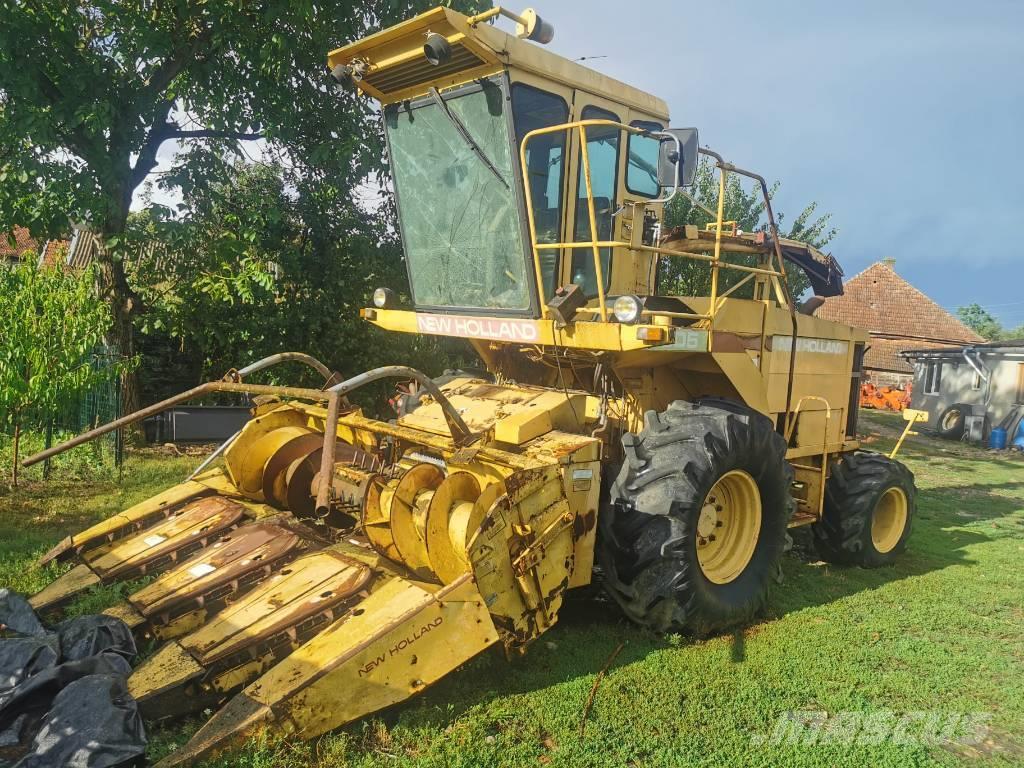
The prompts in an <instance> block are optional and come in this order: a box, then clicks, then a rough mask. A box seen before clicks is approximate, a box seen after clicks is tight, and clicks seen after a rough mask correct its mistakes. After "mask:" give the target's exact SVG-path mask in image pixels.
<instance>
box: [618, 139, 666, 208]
mask: <svg viewBox="0 0 1024 768" xmlns="http://www.w3.org/2000/svg"><path fill="white" fill-rule="evenodd" d="M630 125H631V126H633V127H634V128H643V129H644V130H645V131H660V130H663V128H662V126H661V125H659V124H658V123H652V122H650V121H648V120H634V121H633V122H632V123H630ZM626 147H627V151H628V155H627V156H626V189H628V190H629V191H630V192H632V193H633V194H634V195H639V196H640V197H650V198H655V197H657V196H658V193H659V192H660V191H661V188H660V187H659V186H658V153H659V152H660V151H661V142H660V141H658V139H656V138H654V137H653V136H641V135H640V134H637V133H631V134H630V135H629V141H628V142H627V144H626Z"/></svg>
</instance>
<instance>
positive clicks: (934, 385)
mask: <svg viewBox="0 0 1024 768" xmlns="http://www.w3.org/2000/svg"><path fill="white" fill-rule="evenodd" d="M941 385H942V363H941V362H934V363H927V364H926V366H925V371H924V393H925V394H926V395H937V394H939V387H940V386H941Z"/></svg>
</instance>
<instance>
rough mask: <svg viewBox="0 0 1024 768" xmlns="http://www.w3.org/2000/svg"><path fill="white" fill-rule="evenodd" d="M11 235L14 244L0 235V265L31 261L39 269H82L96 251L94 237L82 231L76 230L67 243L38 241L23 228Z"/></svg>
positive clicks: (15, 229) (64, 241)
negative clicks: (24, 260)
mask: <svg viewBox="0 0 1024 768" xmlns="http://www.w3.org/2000/svg"><path fill="white" fill-rule="evenodd" d="M11 235H12V237H13V243H12V237H8V236H7V233H4V232H0V264H14V263H17V262H19V261H21V260H22V259H24V258H26V257H32V258H34V259H35V260H36V265H37V266H39V267H63V268H64V269H81V268H83V267H85V266H86V265H87V264H89V262H90V261H92V258H93V256H94V255H95V251H96V241H95V237H94V236H93V235H91V234H89V233H87V232H84V231H83V230H75V231H74V233H73V234H72V235H71V239H70V240H62V239H55V240H46V241H41V240H37V239H36V238H34V237H32V235H31V234H29V231H28V230H27V229H25V228H24V227H15V228H14V230H13V231H12V232H11Z"/></svg>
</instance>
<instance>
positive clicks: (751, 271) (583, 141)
mask: <svg viewBox="0 0 1024 768" xmlns="http://www.w3.org/2000/svg"><path fill="white" fill-rule="evenodd" d="M594 126H601V127H611V128H617V129H618V130H619V131H624V132H626V133H630V134H646V133H648V131H647V130H646V129H643V128H637V127H636V126H632V125H624V124H623V123H618V122H615V121H614V120H575V121H573V122H569V123H561V124H559V125H549V126H545V127H543V128H535V129H534V130H532V131H530V132H528V133H527V134H526V135H525V136H523V139H522V141H521V142H520V144H519V164H520V166H521V168H522V176H523V179H528V178H529V165H528V163H527V157H526V151H527V144H529V142H530V141H531V140H532V139H534V138H536V137H537V136H542V135H545V134H549V133H557V132H560V131H564V132H565V133H566V138H568V136H569V135H570V134H569V132H570V131H572V130H573V129H575V130H577V131H578V132H579V137H580V162H581V164H582V172H583V173H582V175H583V181H584V186H585V188H586V193H587V218H588V223H589V225H590V239H589V240H572V241H570V242H562V243H540V242H538V241H537V223H536V217H535V214H534V210H533V194H532V190H531V188H530V184H529V183H524V184H523V187H524V200H525V202H526V217H527V223H528V224H529V228H530V249H531V252H532V253H533V268H534V274H535V275H536V278H537V296H538V298H539V300H540V309H541V314H542V316H543V314H544V313H545V312H546V307H547V297H546V296H545V295H544V274H543V269H542V268H541V263H540V252H541V251H542V250H563V249H565V250H574V249H577V248H589V249H590V250H591V252H592V255H593V259H594V276H595V278H596V280H597V300H598V306H597V309H598V312H599V314H600V316H601V320H607V319H608V307H607V301H606V297H605V289H604V268H603V266H602V264H601V249H603V248H611V249H614V248H626V249H630V250H639V251H641V252H644V253H653V254H655V255H656V256H677V257H681V258H686V259H692V260H694V261H704V262H707V263H708V265H709V266H710V267H711V302H710V304H709V310H708V312H707V313H706V314H703V315H696V317H699V318H700V319H702V320H707V321H709V322H710V323H713V322H714V317H715V314H716V313H717V311H718V306H717V304H718V301H717V299H718V270H719V269H720V268H722V267H724V268H726V269H732V270H736V271H739V272H745V273H747V274H748V275H768V276H772V277H781V276H782V275H783V274H784V273H782V272H779V271H777V270H775V269H764V268H762V267H748V266H745V265H742V264H732V263H730V262H727V261H722V259H721V255H722V230H723V227H724V224H725V221H724V219H725V186H726V174H727V170H726V168H724V167H722V165H721V164H719V166H718V169H719V186H718V212H717V216H716V219H717V221H716V222H715V224H714V231H715V245H714V254H713V255H708V254H704V253H692V252H689V251H677V250H674V249H671V248H662V247H659V246H650V245H638V246H632V245H631V244H630V243H628V242H624V241H622V240H598V239H597V212H596V209H595V207H594V194H593V186H592V181H591V175H590V151H589V149H588V147H587V128H591V127H594ZM566 143H567V144H568V142H566ZM567 154H568V152H566V155H567ZM710 226H711V225H709V227H710ZM732 290H734V289H730V291H729V292H727V293H726V294H725V295H728V293H731V292H732ZM581 311H582V310H581ZM644 314H650V315H665V316H669V315H670V314H671V313H665V312H657V311H651V312H644Z"/></svg>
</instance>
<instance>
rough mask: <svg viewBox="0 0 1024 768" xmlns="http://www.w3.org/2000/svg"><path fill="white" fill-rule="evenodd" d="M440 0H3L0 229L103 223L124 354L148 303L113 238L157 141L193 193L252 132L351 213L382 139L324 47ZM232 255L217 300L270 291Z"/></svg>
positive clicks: (102, 283)
mask: <svg viewBox="0 0 1024 768" xmlns="http://www.w3.org/2000/svg"><path fill="white" fill-rule="evenodd" d="M434 4H435V2H434V0H393V1H390V2H386V3H380V2H371V1H370V0H359V1H357V2H346V3H337V2H327V3H314V2H312V0H266V1H265V2H250V0H217V2H181V1H179V0H170V1H168V2H141V1H140V0H131V1H129V2H113V0H81V1H79V2H74V3H66V2H63V3H62V2H40V1H39V0H0V148H2V149H0V233H4V232H8V231H10V230H11V229H12V228H13V227H14V226H15V225H20V226H25V227H28V228H29V229H30V231H31V232H32V234H33V235H34V236H36V237H50V236H61V235H66V234H67V230H68V227H69V221H74V222H79V223H81V224H83V225H84V226H85V227H86V228H87V229H88V230H90V231H92V232H94V233H97V234H98V235H100V240H99V243H100V246H99V248H98V252H97V261H98V262H99V265H100V269H99V272H98V276H99V288H100V293H101V295H102V296H103V297H104V298H105V299H106V300H107V301H108V302H109V305H110V307H111V310H112V329H111V337H112V340H113V342H114V344H115V346H116V347H117V348H118V350H119V351H120V352H122V353H123V354H125V355H128V356H131V355H133V354H134V338H133V336H134V335H133V325H132V319H133V318H134V317H135V316H137V315H138V314H140V313H142V312H143V311H144V310H145V308H146V305H145V302H144V301H142V299H141V297H140V295H139V291H141V290H142V288H143V286H138V285H133V284H132V283H131V282H130V281H129V279H128V276H127V275H126V271H125V264H126V260H125V250H124V246H125V242H124V240H123V238H122V235H123V233H124V228H125V225H126V223H127V220H128V214H129V209H130V206H131V201H132V199H133V195H134V193H135V191H136V190H137V189H138V188H139V187H140V185H142V184H143V183H144V182H145V181H146V179H147V177H148V176H149V175H150V174H151V172H153V170H154V169H155V168H156V165H157V153H158V152H159V151H160V149H161V147H162V146H163V145H164V143H165V142H168V141H175V142H177V143H178V144H179V147H180V151H179V152H178V153H177V155H176V157H175V160H174V162H173V164H172V168H171V170H170V171H169V172H167V173H166V174H164V175H162V176H161V178H160V185H161V186H162V187H167V188H176V189H180V190H181V192H182V193H183V194H184V195H186V196H191V195H193V194H195V193H196V192H198V191H202V190H203V189H204V188H205V187H207V186H209V185H210V184H211V183H217V182H223V181H225V180H226V178H225V177H226V175H228V174H229V172H230V166H231V157H232V155H235V156H241V154H240V153H242V152H243V151H244V150H243V149H242V148H241V145H240V144H239V141H241V140H246V139H256V138H262V139H264V140H265V141H266V144H265V146H264V148H263V151H264V152H265V153H266V154H274V155H277V156H279V157H280V158H281V160H282V162H284V164H286V165H287V166H288V167H289V168H293V169H295V170H296V171H298V172H301V174H302V177H303V179H304V181H305V183H307V184H309V185H311V186H315V187H319V188H320V190H319V191H317V192H316V194H324V195H325V197H328V198H330V197H333V198H334V199H336V200H338V201H340V203H341V209H342V210H339V215H341V216H347V215H349V214H347V213H345V211H349V212H351V211H353V210H354V209H355V207H356V206H355V204H354V203H353V202H352V199H351V197H352V196H351V191H352V190H353V189H354V188H355V187H356V185H357V184H359V183H360V182H361V181H363V180H364V179H366V178H368V177H369V178H371V179H372V178H375V177H379V176H380V174H381V173H382V171H383V159H382V158H383V149H382V145H383V142H382V137H381V134H380V131H379V127H378V125H377V121H376V116H375V113H374V112H373V107H372V105H371V103H370V102H369V101H368V100H367V99H363V98H360V97H358V96H356V95H355V94H353V93H348V92H340V91H338V90H336V89H335V88H334V84H333V81H331V79H330V77H329V75H328V70H327V66H326V57H327V53H328V52H329V51H330V50H332V49H334V48H337V47H338V46H340V45H343V44H344V43H346V42H348V41H350V40H353V39H356V38H359V37H363V36H365V35H366V34H367V33H368V32H370V31H373V30H375V29H380V28H382V27H386V26H389V25H392V24H395V23H397V22H399V21H402V20H405V19H408V18H410V17H412V16H414V15H416V14H417V13H420V12H422V11H424V10H426V9H428V8H429V7H431V6H432V5H434ZM450 5H452V6H453V7H456V8H459V9H460V10H475V9H477V8H478V7H479V6H481V5H482V3H481V2H479V0H452V2H451V3H450ZM221 246H224V243H221ZM231 264H232V267H233V271H230V272H225V271H212V272H210V274H208V275H206V282H205V284H202V283H201V281H200V284H197V287H198V288H205V292H206V293H207V294H209V295H210V296H211V297H213V298H219V299H220V300H221V304H222V305H223V304H224V303H225V301H224V300H226V299H228V298H229V297H232V296H235V297H240V298H245V297H246V296H247V294H248V293H249V292H250V291H251V292H253V293H256V292H259V291H266V290H268V287H269V283H268V282H267V278H266V277H265V275H263V274H262V271H263V268H264V267H265V264H260V263H256V262H252V261H246V260H242V259H235V260H233V261H232V262H231ZM228 303H230V302H228ZM321 311H322V312H332V311H334V309H333V308H328V307H324V308H322V309H321ZM146 322H149V321H146ZM152 322H153V323H156V322H158V321H157V320H154V321H152ZM338 330H341V329H338ZM134 396H135V389H134V387H130V388H129V394H128V398H129V404H130V405H132V404H134Z"/></svg>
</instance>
